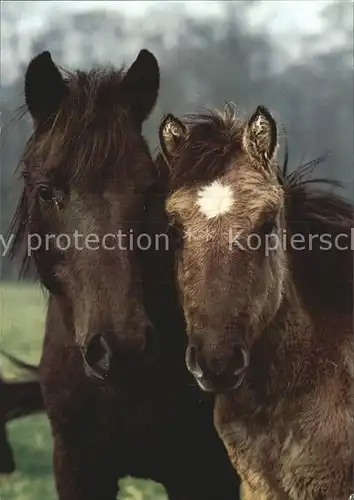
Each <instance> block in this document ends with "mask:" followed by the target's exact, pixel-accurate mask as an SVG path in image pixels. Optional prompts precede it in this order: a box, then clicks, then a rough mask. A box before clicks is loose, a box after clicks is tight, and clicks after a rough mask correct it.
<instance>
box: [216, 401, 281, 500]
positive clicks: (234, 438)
mask: <svg viewBox="0 0 354 500" xmlns="http://www.w3.org/2000/svg"><path fill="white" fill-rule="evenodd" d="M215 426H216V429H217V431H218V433H219V435H220V437H221V439H222V441H223V443H224V445H225V447H226V449H227V452H228V455H229V458H230V461H231V462H232V465H233V466H234V467H235V469H236V470H237V472H238V474H239V475H240V477H241V479H242V481H243V482H244V483H247V491H249V492H253V493H254V494H253V495H251V494H250V493H247V494H245V500H248V499H251V498H252V499H253V498H257V499H259V500H261V499H262V500H268V499H269V500H270V499H272V500H281V499H282V498H286V497H284V496H283V495H282V493H281V492H280V491H279V486H278V485H277V480H276V478H277V470H276V469H277V459H278V458H279V454H280V452H281V436H279V433H278V432H277V431H276V430H275V429H274V425H268V424H267V421H266V420H265V418H264V417H262V415H256V414H255V413H253V414H250V413H249V412H248V411H246V410H245V409H244V408H242V405H240V406H239V408H237V405H235V401H232V400H231V401H230V398H229V396H227V395H226V396H219V397H218V399H217V402H216V405H215Z"/></svg>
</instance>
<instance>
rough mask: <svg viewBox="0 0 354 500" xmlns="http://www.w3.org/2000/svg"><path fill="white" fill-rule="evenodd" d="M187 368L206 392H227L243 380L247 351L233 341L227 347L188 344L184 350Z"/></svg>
mask: <svg viewBox="0 0 354 500" xmlns="http://www.w3.org/2000/svg"><path fill="white" fill-rule="evenodd" d="M186 364H187V368H188V370H189V371H190V372H191V373H192V375H193V376H194V377H195V379H196V381H197V382H198V385H199V386H200V387H201V389H203V390H204V391H207V392H219V393H221V392H228V391H232V390H235V389H237V388H238V387H239V386H240V385H241V384H242V382H243V379H244V375H245V372H246V369H247V367H248V365H249V352H248V349H246V348H245V347H244V346H243V345H240V344H238V343H235V344H234V345H232V346H230V345H229V346H228V349H222V348H217V347H214V346H213V347H209V348H206V347H205V346H204V348H203V347H202V346H199V347H197V346H195V345H193V344H191V345H189V346H188V348H187V352H186Z"/></svg>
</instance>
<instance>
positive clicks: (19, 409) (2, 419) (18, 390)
mask: <svg viewBox="0 0 354 500" xmlns="http://www.w3.org/2000/svg"><path fill="white" fill-rule="evenodd" d="M1 354H2V355H3V356H5V357H6V358H8V360H9V361H10V362H11V364H13V365H15V366H16V367H17V368H20V369H21V370H22V371H24V372H25V373H26V379H25V380H17V379H14V380H13V379H12V380H6V379H5V378H3V376H2V375H1V374H0V474H10V473H12V472H14V471H15V469H16V464H15V458H14V455H13V452H12V449H11V445H10V443H9V440H8V437H7V432H6V424H7V423H8V422H10V421H12V420H15V419H17V418H20V417H25V416H29V415H33V414H35V413H38V412H41V411H43V410H44V403H43V397H42V393H41V388H40V384H39V380H38V368H37V367H36V366H32V365H29V364H27V363H24V362H23V361H21V360H20V359H17V358H16V357H14V356H12V355H11V354H8V353H5V352H4V351H1Z"/></svg>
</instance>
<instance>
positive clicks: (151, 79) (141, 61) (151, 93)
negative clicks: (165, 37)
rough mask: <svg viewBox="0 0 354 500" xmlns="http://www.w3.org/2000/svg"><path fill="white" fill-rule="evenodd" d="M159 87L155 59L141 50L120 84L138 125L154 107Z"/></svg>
mask: <svg viewBox="0 0 354 500" xmlns="http://www.w3.org/2000/svg"><path fill="white" fill-rule="evenodd" d="M159 87H160V69H159V64H158V62H157V59H156V57H155V56H154V55H153V54H152V53H151V52H149V51H148V50H146V49H143V50H141V51H140V52H139V54H138V57H137V58H136V59H135V61H134V62H133V64H132V65H131V66H130V68H129V69H128V71H127V73H126V74H125V76H124V78H123V80H122V82H121V84H120V90H121V92H122V94H123V95H124V96H125V97H126V99H127V100H128V103H129V105H130V108H131V110H132V111H133V114H134V117H135V119H136V120H137V122H138V123H139V124H142V122H144V121H145V120H146V119H147V117H148V116H149V115H150V113H151V111H152V109H153V107H154V106H155V103H156V100H157V96H158V93H159Z"/></svg>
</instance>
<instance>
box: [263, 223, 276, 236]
mask: <svg viewBox="0 0 354 500" xmlns="http://www.w3.org/2000/svg"><path fill="white" fill-rule="evenodd" d="M276 228H277V223H276V221H275V220H268V221H266V222H264V223H263V225H262V227H261V231H260V232H261V234H271V233H273V231H275V230H276Z"/></svg>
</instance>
